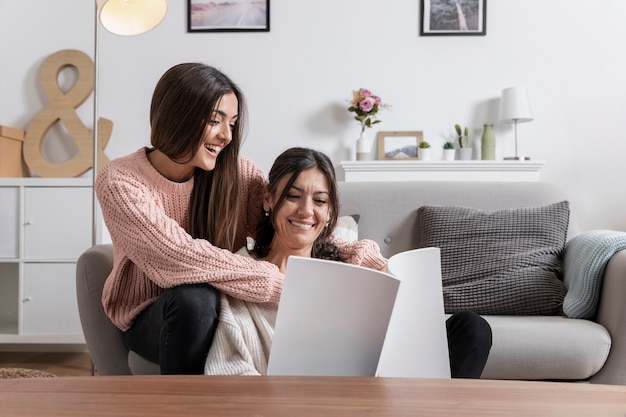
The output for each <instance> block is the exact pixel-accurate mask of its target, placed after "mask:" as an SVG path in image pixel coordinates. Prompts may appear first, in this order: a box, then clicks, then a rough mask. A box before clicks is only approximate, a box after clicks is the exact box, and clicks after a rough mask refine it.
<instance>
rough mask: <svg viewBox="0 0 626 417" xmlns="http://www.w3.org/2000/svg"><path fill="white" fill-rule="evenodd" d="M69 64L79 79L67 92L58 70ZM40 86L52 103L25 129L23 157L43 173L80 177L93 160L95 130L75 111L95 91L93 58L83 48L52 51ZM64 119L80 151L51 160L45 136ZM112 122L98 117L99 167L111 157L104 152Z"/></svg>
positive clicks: (53, 175)
mask: <svg viewBox="0 0 626 417" xmlns="http://www.w3.org/2000/svg"><path fill="white" fill-rule="evenodd" d="M66 67H75V68H76V69H77V70H78V77H77V79H76V83H75V84H74V85H73V86H72V88H71V89H70V90H69V91H68V92H67V93H64V92H63V91H61V88H60V87H59V84H58V78H59V73H60V72H61V71H62V70H63V69H64V68H66ZM40 79H41V86H42V88H43V90H44V92H45V94H46V96H47V97H48V99H49V101H50V103H49V104H48V105H47V106H46V107H45V108H44V109H43V110H42V111H40V112H39V113H38V114H37V116H36V117H35V119H34V120H33V121H32V122H31V124H30V126H28V129H27V130H26V136H25V138H24V148H23V149H24V150H23V154H24V160H25V161H26V164H27V165H28V167H29V168H30V170H31V171H33V172H34V173H35V174H37V175H38V176H40V177H78V176H80V175H82V174H84V173H85V172H87V171H88V170H89V169H91V167H92V165H93V163H92V161H93V133H92V131H91V130H89V129H88V128H87V127H86V126H85V125H84V124H83V122H82V121H81V120H80V118H79V117H78V115H77V114H76V111H75V109H76V108H77V107H78V106H80V105H81V104H82V103H84V102H85V100H87V97H89V95H90V94H91V92H92V91H93V86H94V69H93V61H92V60H91V58H89V56H87V55H86V54H85V53H83V52H81V51H77V50H74V49H66V50H62V51H59V52H57V53H55V54H52V55H50V56H49V57H48V58H47V59H46V60H45V61H44V63H43V64H42V66H41V72H40ZM57 122H62V123H63V124H64V126H65V128H66V130H67V131H68V132H69V134H70V136H71V138H72V139H73V140H74V142H75V143H76V145H77V146H78V154H77V155H76V156H74V157H73V158H72V159H70V160H68V161H66V162H63V163H52V162H50V161H48V160H47V159H45V158H44V156H43V155H42V153H41V146H42V143H43V139H44V137H45V136H46V134H47V133H48V131H49V130H50V128H51V127H52V126H53V125H54V124H55V123H57ZM112 130H113V122H112V121H110V120H107V119H103V118H101V119H99V120H98V165H97V166H98V167H102V166H103V165H104V164H105V163H106V162H108V161H109V158H107V156H106V155H105V153H104V148H105V147H106V145H107V143H108V142H109V139H110V137H111V131H112Z"/></svg>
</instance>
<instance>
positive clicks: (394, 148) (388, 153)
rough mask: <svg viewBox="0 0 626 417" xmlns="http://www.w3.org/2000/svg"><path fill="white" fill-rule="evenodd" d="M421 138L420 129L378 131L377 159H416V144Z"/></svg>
mask: <svg viewBox="0 0 626 417" xmlns="http://www.w3.org/2000/svg"><path fill="white" fill-rule="evenodd" d="M422 140H423V133H422V132H421V131H414V132H378V159H392V160H393V159H395V160H399V159H417V145H418V144H419V143H420V142H421V141H422Z"/></svg>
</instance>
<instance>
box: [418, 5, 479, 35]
mask: <svg viewBox="0 0 626 417" xmlns="http://www.w3.org/2000/svg"><path fill="white" fill-rule="evenodd" d="M420 2H421V5H420V12H421V17H420V21H421V25H420V35H421V36H471V35H474V36H484V35H486V34H487V0H420Z"/></svg>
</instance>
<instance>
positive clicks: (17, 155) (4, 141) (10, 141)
mask: <svg viewBox="0 0 626 417" xmlns="http://www.w3.org/2000/svg"><path fill="white" fill-rule="evenodd" d="M25 135H26V132H24V131H22V130H19V129H13V128H12V127H6V126H0V177H30V170H29V169H28V167H27V166H26V162H24V157H23V156H22V146H23V145H24V136H25Z"/></svg>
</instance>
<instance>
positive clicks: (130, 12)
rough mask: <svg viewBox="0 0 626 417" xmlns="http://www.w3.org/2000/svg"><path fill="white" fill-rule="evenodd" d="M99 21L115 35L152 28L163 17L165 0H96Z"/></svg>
mask: <svg viewBox="0 0 626 417" xmlns="http://www.w3.org/2000/svg"><path fill="white" fill-rule="evenodd" d="M97 4H98V8H99V10H100V22H102V26H104V28H105V29H106V30H108V31H109V32H111V33H115V34H116V35H123V36H133V35H139V34H142V33H145V32H148V31H149V30H151V29H154V28H155V27H156V26H157V25H158V24H159V23H161V21H162V20H163V18H164V17H165V14H166V12H167V4H166V3H165V0H108V1H106V0H98V1H97Z"/></svg>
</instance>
